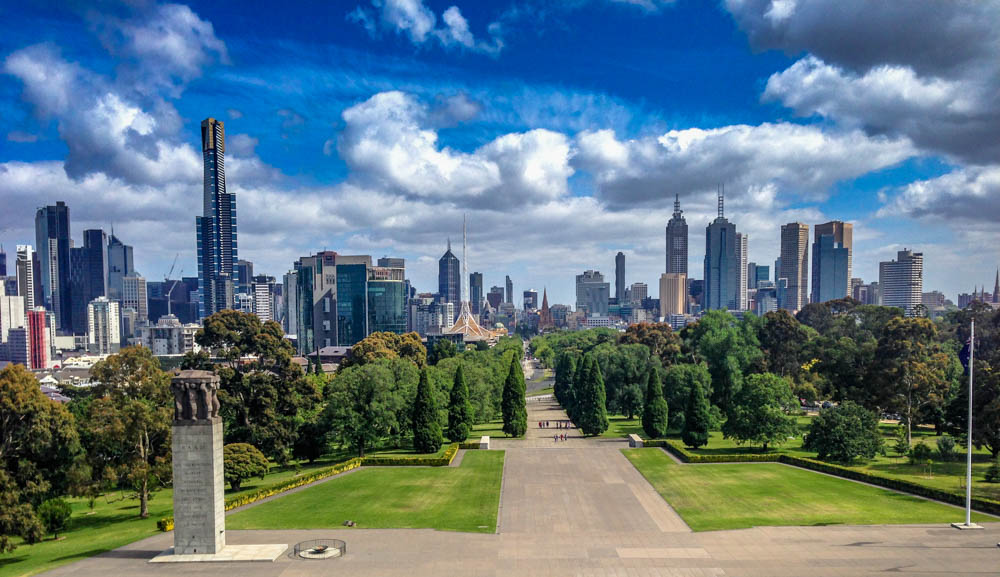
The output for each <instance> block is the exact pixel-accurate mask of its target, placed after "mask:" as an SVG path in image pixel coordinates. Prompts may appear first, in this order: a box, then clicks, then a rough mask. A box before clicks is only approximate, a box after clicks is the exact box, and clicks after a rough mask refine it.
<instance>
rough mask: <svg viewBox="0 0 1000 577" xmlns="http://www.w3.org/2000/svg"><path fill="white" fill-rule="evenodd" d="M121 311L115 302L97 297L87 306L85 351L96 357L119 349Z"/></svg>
mask: <svg viewBox="0 0 1000 577" xmlns="http://www.w3.org/2000/svg"><path fill="white" fill-rule="evenodd" d="M120 312H121V309H120V308H119V306H118V303H117V302H114V301H110V300H108V299H107V297H99V298H97V299H94V300H92V301H90V303H89V304H87V350H88V351H89V352H91V353H94V354H97V355H110V354H113V353H117V352H118V350H119V349H120V348H121V317H120V316H119V315H120Z"/></svg>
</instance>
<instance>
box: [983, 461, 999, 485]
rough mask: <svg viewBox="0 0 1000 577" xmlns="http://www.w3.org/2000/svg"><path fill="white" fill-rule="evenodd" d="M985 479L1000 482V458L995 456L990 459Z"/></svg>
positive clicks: (990, 481)
mask: <svg viewBox="0 0 1000 577" xmlns="http://www.w3.org/2000/svg"><path fill="white" fill-rule="evenodd" d="M984 480H985V481H986V482H987V483H1000V459H997V458H994V459H993V460H992V461H990V466H989V467H988V468H987V469H986V475H985V477H984Z"/></svg>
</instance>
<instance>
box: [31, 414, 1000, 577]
mask: <svg viewBox="0 0 1000 577" xmlns="http://www.w3.org/2000/svg"><path fill="white" fill-rule="evenodd" d="M528 408H529V411H528V419H529V424H531V423H534V424H535V426H534V427H531V428H529V430H528V435H527V438H526V439H525V440H522V441H514V440H509V441H503V440H497V441H496V445H498V446H500V445H502V446H503V447H504V448H505V449H507V455H506V462H505V474H504V484H503V493H502V498H501V511H500V518H499V534H496V535H483V534H469V533H453V532H445V531H441V532H439V531H430V530H408V529H382V530H377V529H368V530H337V529H330V530H322V531H233V532H231V533H229V535H228V540H229V542H231V543H234V544H242V543H288V544H289V545H292V544H294V543H297V542H300V541H305V540H308V539H316V538H321V537H332V538H339V539H343V540H345V541H346V542H347V556H346V557H344V558H343V559H337V560H331V561H305V560H295V559H292V558H290V557H288V556H285V557H282V558H280V559H279V560H278V561H276V562H275V563H234V564H231V565H229V564H227V565H225V566H220V565H197V564H174V565H169V566H167V565H150V564H147V561H148V559H150V558H152V557H153V556H155V555H156V554H158V553H160V552H161V551H163V550H164V549H166V548H167V547H169V546H170V545H171V544H172V539H173V536H172V534H170V533H164V534H159V535H156V536H154V537H150V538H149V539H145V540H143V541H139V542H137V543H133V544H132V545H129V546H127V547H123V548H121V549H118V550H115V551H112V552H110V553H106V554H104V555H100V556H98V557H93V558H91V559H87V560H84V561H80V562H77V563H74V564H72V565H68V566H66V567H63V568H60V569H57V570H55V571H53V572H51V573H50V575H53V576H64V575H65V576H69V575H73V576H75V577H108V576H109V575H140V574H142V575H163V576H173V575H220V574H234V575H239V576H240V577H258V576H260V577H265V576H266V577H279V576H280V577H297V576H314V575H315V576H320V575H351V576H352V577H353V576H368V575H377V576H387V577H423V576H428V577H431V576H435V577H437V576H450V575H456V576H490V577H543V576H544V577H550V576H563V575H565V576H586V577H605V576H607V577H623V576H628V577H654V576H657V577H663V576H675V577H686V576H692V577H693V576H699V577H705V576H746V577H784V576H789V577H791V576H802V575H807V576H808V577H826V576H856V575H883V574H885V573H890V574H893V575H919V576H921V577H936V576H941V577H944V576H953V575H997V574H1000V549H998V548H997V545H996V544H997V541H1000V524H997V523H993V524H989V525H987V528H986V530H984V531H965V532H960V531H957V530H954V529H951V528H948V527H944V526H941V525H933V526H892V525H889V526H869V527H848V526H831V527H764V528H754V529H745V530H738V531H716V532H709V533H692V532H690V531H689V530H688V528H687V526H686V525H685V524H684V522H683V521H682V520H681V519H680V517H679V516H678V515H677V514H676V513H675V512H674V511H673V509H671V508H670V506H669V505H668V504H667V503H666V502H665V501H663V499H662V498H660V496H659V495H658V494H657V493H656V492H655V491H654V490H653V488H652V487H651V486H650V485H649V484H648V483H647V482H646V481H645V479H643V478H642V476H641V475H639V473H638V472H637V471H636V470H635V469H634V467H632V466H631V465H630V464H629V463H628V461H627V460H626V459H625V457H624V456H623V455H622V454H621V453H620V451H619V449H621V448H622V447H624V446H625V443H624V442H623V441H619V440H616V439H584V438H582V437H580V436H579V433H578V431H576V430H575V429H571V430H570V433H571V435H572V438H571V439H570V440H569V441H566V442H559V443H555V442H553V441H552V438H551V434H552V432H551V431H552V429H541V430H539V429H538V427H537V421H540V420H544V419H546V418H547V419H548V420H550V421H554V420H556V419H557V418H565V415H564V414H561V411H560V410H559V409H558V407H555V406H554V405H553V404H552V403H532V404H529V407H528ZM722 506H724V504H722ZM960 516H961V511H959V510H957V509H956V519H958V518H959V517H960Z"/></svg>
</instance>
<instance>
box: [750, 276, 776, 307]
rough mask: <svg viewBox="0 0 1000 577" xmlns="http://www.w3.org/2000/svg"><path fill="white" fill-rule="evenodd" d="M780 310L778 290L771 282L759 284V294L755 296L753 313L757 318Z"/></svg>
mask: <svg viewBox="0 0 1000 577" xmlns="http://www.w3.org/2000/svg"><path fill="white" fill-rule="evenodd" d="M776 310H778V288H777V287H776V286H775V284H774V283H773V282H771V281H769V280H761V281H758V282H757V293H756V294H755V295H754V308H753V312H754V314H756V315H757V316H764V315H765V314H767V313H770V312H774V311H776Z"/></svg>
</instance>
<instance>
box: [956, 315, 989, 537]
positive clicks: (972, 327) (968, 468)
mask: <svg viewBox="0 0 1000 577" xmlns="http://www.w3.org/2000/svg"><path fill="white" fill-rule="evenodd" d="M975 351H976V317H975V316H973V317H972V320H971V322H970V323H969V421H968V425H969V428H968V434H967V438H966V447H965V523H964V524H962V523H952V524H951V526H952V527H955V528H956V529H982V527H981V526H980V525H973V524H972V370H973V361H974V360H975V356H976V352H975Z"/></svg>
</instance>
